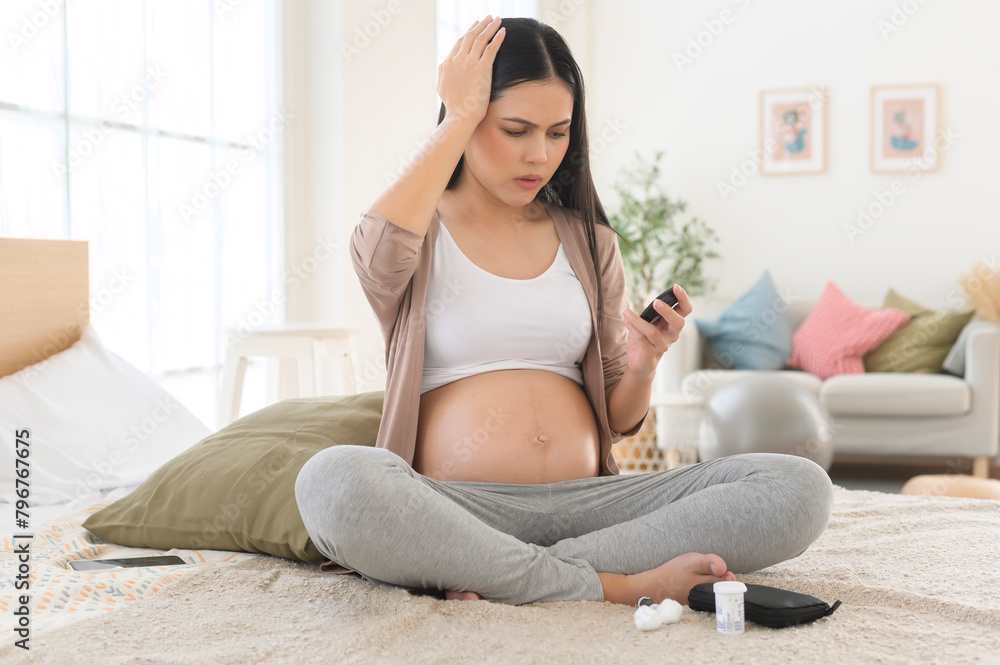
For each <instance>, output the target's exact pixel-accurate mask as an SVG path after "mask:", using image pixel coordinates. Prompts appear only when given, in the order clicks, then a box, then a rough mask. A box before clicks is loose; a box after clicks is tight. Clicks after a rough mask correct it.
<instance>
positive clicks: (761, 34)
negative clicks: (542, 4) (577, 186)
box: [587, 0, 1000, 306]
mask: <svg viewBox="0 0 1000 665" xmlns="http://www.w3.org/2000/svg"><path fill="white" fill-rule="evenodd" d="M591 4H592V5H593V9H594V12H593V13H592V15H591V21H592V25H591V28H590V41H589V45H590V47H591V48H592V51H593V52H592V53H591V54H590V55H591V58H590V62H591V63H593V64H594V68H593V70H592V71H590V72H588V73H587V74H588V81H587V82H588V84H589V86H590V89H591V91H592V95H591V104H590V108H589V109H588V111H589V112H590V113H591V114H592V115H593V117H594V118H601V117H615V116H619V115H620V116H621V117H622V118H623V119H624V123H625V124H627V125H628V130H627V131H626V132H625V133H623V135H622V136H621V138H620V140H618V141H617V142H615V143H614V144H612V145H611V146H610V148H609V149H608V151H607V153H606V155H605V158H604V159H601V160H596V161H595V178H596V180H597V182H598V188H599V190H600V193H601V195H602V200H603V201H604V202H605V204H606V205H607V206H608V207H609V208H613V207H614V192H613V191H612V190H611V188H610V187H609V186H608V185H609V184H610V183H611V182H612V181H613V180H614V178H615V174H616V172H617V170H618V168H620V166H621V165H622V164H623V163H625V162H626V161H627V160H628V159H629V158H630V157H631V156H632V152H633V151H634V150H636V149H641V150H642V151H643V154H645V155H646V156H651V155H652V152H653V151H654V150H655V149H660V148H662V149H664V150H666V153H667V154H666V155H665V156H664V159H663V164H664V167H665V173H664V176H665V177H664V182H665V183H666V185H667V188H668V192H669V193H671V194H672V195H673V196H677V197H680V198H683V199H685V200H687V201H688V202H689V204H690V205H689V208H688V210H689V212H691V213H693V214H695V215H697V216H698V217H700V218H702V219H704V220H707V221H708V222H709V223H710V224H711V225H712V226H713V227H714V228H715V229H716V231H717V232H718V233H719V235H720V236H721V253H722V254H723V256H724V261H721V262H714V263H715V265H713V270H714V271H716V272H717V273H718V277H719V289H718V293H719V294H720V295H726V296H737V295H739V294H740V293H742V292H743V290H745V289H746V288H747V287H748V286H750V284H751V283H752V282H753V281H754V280H756V279H757V278H758V277H759V276H760V273H761V272H762V271H763V270H764V269H765V268H770V269H771V272H772V275H773V276H774V278H775V280H776V282H777V283H778V285H779V287H783V288H786V289H788V290H789V291H790V292H791V293H794V294H795V295H798V296H801V297H805V298H816V297H817V296H818V295H819V293H820V291H821V290H822V288H823V285H824V284H825V283H826V281H827V280H834V281H835V282H836V283H837V284H838V285H839V286H840V287H841V288H842V289H843V290H844V291H845V292H846V293H847V294H848V295H849V296H850V297H852V298H853V299H855V300H857V301H859V302H864V303H867V304H872V305H880V304H881V302H882V299H883V297H884V295H885V292H886V290H887V289H888V288H889V287H893V288H896V289H897V290H898V291H900V292H902V293H903V294H905V295H908V296H910V297H912V298H914V299H915V300H917V301H919V302H921V303H924V304H926V305H928V306H944V305H945V304H946V303H947V302H948V301H949V298H948V294H949V292H953V291H954V290H955V289H956V288H957V285H958V281H957V280H958V278H959V275H960V274H961V273H962V272H963V271H966V270H968V269H969V268H970V267H971V265H972V264H973V263H975V262H976V261H978V260H979V259H980V258H982V257H984V256H986V257H989V256H994V255H1000V223H998V221H1000V220H998V215H997V204H996V201H995V199H993V198H991V197H990V194H989V190H990V188H991V180H992V176H994V175H996V174H997V173H998V169H997V167H996V165H995V163H994V161H993V158H991V157H990V154H993V153H995V152H996V151H997V150H998V149H1000V135H998V134H996V133H994V132H990V131H983V129H984V128H987V127H989V126H990V125H991V124H992V122H991V121H992V120H993V119H995V118H996V117H997V116H998V111H1000V88H998V86H997V85H996V74H997V70H998V65H1000V42H998V41H997V40H996V39H995V37H994V32H995V26H996V24H997V23H998V21H1000V5H998V4H997V3H991V2H987V1H986V0H955V1H953V2H925V3H924V4H922V5H921V4H920V3H918V2H916V0H909V1H908V2H902V1H900V0H894V1H891V2H890V1H885V0H881V1H872V0H841V1H840V2H802V1H801V0H799V1H797V2H796V1H795V0H770V1H769V2H766V3H765V2H756V1H750V2H745V1H742V0H741V1H740V2H732V1H726V2H719V1H716V2H711V3H695V2H622V3H613V2H593V3H591ZM894 6H895V7H897V8H898V9H897V13H896V14H895V16H894V10H893V8H894ZM904 6H905V9H908V10H910V11H911V12H913V13H912V14H911V15H908V14H906V13H905V12H904V11H902V10H903V9H904ZM625 8H628V9H629V10H630V11H623V9H625ZM723 10H729V12H730V13H731V14H730V15H729V16H730V17H731V22H730V23H729V24H728V25H726V24H721V21H720V24H721V27H722V30H721V32H719V30H718V28H719V27H720V25H715V26H714V27H715V28H716V32H718V33H719V34H718V36H714V35H712V34H711V33H710V32H709V31H708V29H707V28H706V25H705V21H712V20H713V19H718V18H719V17H720V15H721V13H722V11H723ZM894 17H895V18H897V20H898V17H903V18H905V19H906V20H905V22H903V23H902V25H901V27H900V29H899V30H896V31H893V32H890V33H888V35H887V38H883V35H882V33H881V31H880V28H879V21H885V22H886V23H887V24H888V25H890V26H892V25H893V24H892V19H893V18H894ZM701 31H705V32H706V34H705V35H702V36H701V39H702V41H703V42H705V43H708V44H709V45H708V46H707V47H703V49H702V52H701V54H700V55H698V56H697V57H696V58H695V59H694V62H693V63H691V64H689V65H687V66H685V67H683V69H681V70H679V69H678V66H677V65H676V64H675V62H674V53H675V52H682V53H683V52H684V50H685V49H686V48H687V47H688V45H689V41H688V40H689V39H695V40H697V39H698V38H699V35H698V33H699V32H701ZM707 37H711V40H710V39H707ZM694 53H697V51H694ZM903 83H906V84H909V83H918V84H919V83H937V84H940V86H941V88H942V92H943V95H942V96H943V99H942V109H941V115H942V123H943V125H944V126H945V127H949V126H950V128H951V130H952V132H953V133H954V135H955V140H954V144H953V145H952V147H951V148H950V149H948V151H947V152H946V153H945V154H943V155H942V162H941V167H940V169H939V171H938V172H936V173H926V174H922V175H920V177H919V178H917V179H915V180H914V179H911V178H910V176H909V175H906V174H898V175H893V174H874V173H871V172H870V171H869V115H870V112H869V105H870V102H869V95H870V87H871V86H872V85H885V84H903ZM813 86H816V87H825V88H826V89H827V91H828V94H829V99H830V101H829V106H828V134H827V137H828V169H827V171H826V173H823V174H816V175H794V176H771V175H767V176H760V175H757V174H754V175H752V176H751V177H749V178H748V179H747V182H746V184H745V185H743V186H742V187H741V188H739V189H738V190H737V192H736V193H735V194H732V195H730V196H729V197H728V200H726V201H725V202H724V201H723V200H722V197H721V196H720V194H719V192H718V191H717V183H718V182H719V181H728V180H729V178H730V176H731V175H732V169H733V168H734V167H740V166H743V165H744V162H746V161H747V160H748V159H750V154H749V152H748V151H753V150H754V149H756V148H757V144H758V132H759V130H758V126H759V111H758V104H759V101H758V93H759V91H760V90H764V89H781V88H811V87H813ZM647 146H648V147H647ZM746 166H749V167H750V168H748V170H750V171H751V172H753V166H754V164H753V161H752V160H750V162H749V164H747V165H746ZM896 180H900V181H901V183H902V184H903V185H904V186H905V189H904V190H903V193H902V194H901V195H900V196H899V197H898V198H897V199H896V201H894V202H893V203H892V204H891V205H890V206H889V208H888V210H887V211H886V212H885V214H883V215H882V217H880V218H879V219H877V220H876V222H875V224H874V225H872V226H871V227H870V228H869V229H868V230H867V231H866V232H865V233H864V234H863V235H861V236H859V237H856V238H855V240H854V242H851V241H850V240H849V239H848V237H847V235H846V233H845V230H844V227H845V225H849V224H854V223H856V222H857V218H858V212H857V209H858V208H859V207H867V206H869V205H870V204H872V203H873V202H876V201H877V199H876V192H880V191H886V190H890V188H891V186H892V184H893V182H894V181H896ZM897 189H898V187H897Z"/></svg>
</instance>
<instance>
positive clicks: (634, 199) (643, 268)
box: [609, 150, 719, 471]
mask: <svg viewBox="0 0 1000 665" xmlns="http://www.w3.org/2000/svg"><path fill="white" fill-rule="evenodd" d="M662 157H663V151H662V150H661V151H659V152H657V153H655V156H654V158H653V160H652V162H648V161H646V160H644V159H642V157H641V156H640V155H639V153H638V152H637V153H636V164H635V165H634V166H632V167H631V168H629V167H626V168H625V169H623V170H622V174H621V176H620V178H619V180H618V182H616V184H615V186H614V188H615V191H616V192H617V194H618V197H619V207H618V212H617V213H616V214H613V215H610V218H609V221H610V222H611V226H612V227H613V228H614V229H615V230H616V231H618V233H619V234H620V235H621V236H623V237H619V238H618V246H619V248H620V249H621V254H622V263H623V264H624V267H625V278H626V281H627V282H628V299H629V303H630V305H631V308H632V310H633V311H635V312H641V311H642V310H643V309H645V308H646V305H648V304H649V303H650V302H651V301H652V300H653V298H655V297H656V296H657V295H659V294H660V293H661V292H662V291H664V290H666V289H667V288H669V287H670V286H671V285H673V284H675V283H676V284H679V285H681V286H682V287H683V288H684V290H685V291H686V292H687V294H688V296H690V297H691V298H698V297H700V296H706V295H709V294H711V293H712V291H713V290H714V289H715V282H714V281H713V280H710V279H709V277H708V276H707V275H706V273H705V262H706V261H708V260H711V259H717V258H719V254H718V252H716V251H715V249H714V247H715V243H717V242H718V240H719V238H718V236H717V235H716V233H715V231H714V230H713V229H712V228H711V227H710V226H709V225H708V224H707V223H705V222H704V221H703V220H700V219H698V218H697V217H692V218H690V219H688V220H687V221H683V220H682V213H684V212H685V211H686V210H687V202H685V201H682V200H681V199H672V198H670V197H669V196H667V195H666V193H665V192H664V191H663V189H662V188H661V187H660V185H659V179H660V166H659V164H660V160H661V159H662ZM668 361H669V359H668V354H664V355H663V359H661V361H660V367H659V368H658V370H657V374H658V376H659V375H660V374H663V372H662V369H663V368H664V363H665V362H668ZM655 390H656V388H654V391H655ZM657 410H658V409H651V410H650V412H649V415H648V416H647V417H646V421H645V422H644V423H643V426H642V428H640V430H639V432H638V433H637V434H636V435H635V436H633V437H631V438H629V439H625V440H622V441H620V442H619V443H618V444H617V445H616V446H615V457H616V461H617V462H618V466H619V468H620V469H622V470H628V471H658V470H661V469H662V468H668V467H669V466H670V465H669V464H667V463H666V462H665V460H664V459H663V458H664V455H663V453H662V452H661V450H660V448H659V446H658V445H657V441H656V438H657V437H656V432H657V427H656V420H657V418H656V413H657ZM664 415H665V416H666V417H667V422H666V424H667V425H668V426H669V425H676V424H677V422H674V421H678V418H679V417H680V415H681V414H679V413H667V414H664Z"/></svg>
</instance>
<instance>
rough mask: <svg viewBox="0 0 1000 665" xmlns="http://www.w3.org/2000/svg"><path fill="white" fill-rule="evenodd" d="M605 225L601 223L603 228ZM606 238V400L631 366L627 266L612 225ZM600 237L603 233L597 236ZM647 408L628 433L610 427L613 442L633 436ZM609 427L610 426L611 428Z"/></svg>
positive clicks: (603, 250)
mask: <svg viewBox="0 0 1000 665" xmlns="http://www.w3.org/2000/svg"><path fill="white" fill-rule="evenodd" d="M602 226H603V225H601V224H598V225H597V228H598V230H600V229H601V228H602ZM606 229H607V230H606V232H605V233H604V236H605V238H606V240H605V241H604V242H603V243H601V242H599V243H598V247H599V248H600V249H601V254H600V258H601V287H602V290H603V295H604V311H603V312H602V313H601V316H602V318H603V322H602V325H603V328H604V330H603V333H602V335H601V339H600V346H601V363H602V365H603V367H604V399H605V403H606V402H607V397H608V393H609V392H610V391H611V389H612V388H614V387H615V386H616V385H618V382H619V381H621V378H622V375H623V374H624V373H625V368H626V367H627V366H628V328H626V327H625V321H624V320H623V319H622V312H623V311H624V310H625V309H627V308H628V307H629V302H628V292H627V285H626V281H625V265H624V262H623V261H622V254H621V249H620V248H619V246H618V235H617V234H616V233H615V232H614V229H612V228H611V227H606ZM598 237H600V236H598ZM647 415H649V411H648V410H647V411H646V413H645V414H643V416H642V418H641V419H640V420H639V422H638V423H637V424H636V426H635V427H633V428H632V429H630V430H629V431H628V432H616V431H614V430H613V429H612V430H611V442H612V443H618V442H619V441H621V440H622V439H624V438H627V437H630V436H634V435H635V434H637V433H638V432H639V429H640V428H641V427H642V424H643V423H644V422H646V416H647ZM609 429H610V428H609Z"/></svg>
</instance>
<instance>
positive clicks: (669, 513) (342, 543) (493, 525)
mask: <svg viewBox="0 0 1000 665" xmlns="http://www.w3.org/2000/svg"><path fill="white" fill-rule="evenodd" d="M295 499H296V501H297V502H298V507H299V512H300V513H301V515H302V521H303V522H304V523H305V527H306V531H307V532H308V533H309V536H310V537H311V538H312V541H313V544H314V545H315V546H316V548H317V549H318V550H319V551H320V553H322V554H323V555H325V556H327V557H328V558H330V559H332V560H334V561H336V562H337V563H339V564H341V565H342V566H344V567H345V568H348V569H350V570H351V571H355V572H357V573H358V574H359V575H361V576H362V577H364V579H366V580H368V581H369V582H371V583H373V584H376V585H394V586H401V587H407V588H411V589H438V590H439V591H441V590H444V589H450V590H453V591H474V592H476V593H477V594H479V595H480V596H482V598H483V599H485V600H490V601H494V602H499V603H503V604H506V605H521V604H524V603H531V602H539V601H554V600H592V601H597V602H603V601H604V591H603V588H602V586H601V581H600V578H598V576H597V573H598V572H610V573H621V574H626V575H631V574H635V573H640V572H643V571H646V570H651V569H653V568H656V567H657V566H660V565H662V564H664V563H666V562H667V561H669V560H670V559H673V558H674V557H676V556H679V555H681V554H684V553H686V552H701V553H703V554H708V553H712V554H718V555H719V556H721V557H722V559H723V561H725V562H726V564H727V566H728V568H729V570H731V571H733V572H734V573H737V574H739V573H748V572H752V571H756V570H760V569H761V568H766V567H767V566H770V565H773V564H775V563H778V562H780V561H784V560H786V559H790V558H792V557H796V556H798V555H800V554H802V552H804V551H805V550H806V548H808V547H809V545H810V544H811V543H812V542H813V541H814V540H816V538H817V537H819V535H820V534H821V533H822V532H823V530H824V529H825V528H826V525H827V522H828V521H829V519H830V511H831V509H832V506H833V485H832V483H831V482H830V478H829V476H827V474H826V472H825V471H824V470H823V468H822V467H820V466H819V465H818V464H816V463H814V462H812V461H811V460H808V459H805V458H803V457H796V456H792V455H778V454H773V453H752V454H745V455H733V456H730V457H724V458H721V459H716V460H711V461H707V462H702V463H700V464H695V465H693V466H687V467H681V468H678V469H672V470H669V471H659V472H656V473H647V474H638V475H616V476H598V477H594V478H578V479H575V480H565V481H560V482H553V483H540V484H520V483H489V482H474V481H440V480H435V479H433V478H429V477H427V476H424V475H421V474H419V473H417V472H416V471H414V470H413V468H412V467H411V466H410V465H409V464H407V463H406V461H405V460H404V459H403V458H402V457H400V456H399V455H397V454H396V453H394V452H392V451H390V450H388V449H386V448H373V447H368V446H346V445H345V446H335V447H332V448H327V449H324V450H322V451H321V452H319V453H317V454H316V455H315V456H313V457H311V458H310V459H309V460H308V461H307V462H306V464H305V465H304V466H303V467H302V469H301V471H300V472H299V474H298V477H297V478H296V481H295Z"/></svg>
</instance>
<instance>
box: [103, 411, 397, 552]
mask: <svg viewBox="0 0 1000 665" xmlns="http://www.w3.org/2000/svg"><path fill="white" fill-rule="evenodd" d="M384 397H385V391H376V392H368V393H360V394H356V395H334V396H325V397H301V398H294V399H287V400H284V401H281V402H278V403H276V404H272V405H270V406H267V407H265V408H263V409H260V410H259V411H255V412H254V413H251V414H249V415H247V416H244V417H243V418H240V419H239V420H236V421H235V422H233V423H231V424H229V425H227V426H226V427H224V428H222V429H221V430H219V431H218V432H215V433H214V434H211V435H209V436H208V437H206V438H204V439H202V440H201V441H200V442H198V443H196V444H195V445H194V446H192V447H191V448H188V449H187V450H185V451H184V452H182V453H180V454H179V455H177V456H176V457H174V458H172V459H171V460H169V461H168V462H166V463H165V464H164V465H163V466H161V467H160V468H158V469H157V470H156V471H154V472H153V473H152V474H150V476H149V478H148V479H147V480H146V482H144V483H143V484H141V485H139V487H137V488H135V489H134V490H133V491H132V492H130V493H129V494H127V495H126V496H123V497H122V498H120V499H118V500H117V501H115V502H114V503H111V504H109V505H107V506H105V507H104V508H102V509H101V510H98V511H97V512H96V513H94V514H93V515H91V516H90V517H88V518H87V519H86V520H85V521H84V522H83V526H84V528H85V529H87V530H89V531H90V532H91V533H93V534H94V535H96V536H98V537H99V538H102V539H104V540H106V541H109V542H112V543H117V544H119V545H126V546H129V547H149V548H153V549H163V550H166V549H171V548H175V547H176V548H179V549H211V550H230V551H242V552H264V553H267V554H273V555H275V556H279V557H283V558H285V559H295V560H298V561H307V562H317V561H323V560H325V559H326V557H324V556H323V555H322V554H320V552H319V551H318V550H317V549H316V546H315V545H313V543H312V540H311V539H310V538H309V534H308V533H307V532H306V527H305V525H304V524H303V523H302V518H301V516H300V515H299V509H298V505H297V504H296V502H295V478H296V476H297V475H298V473H299V470H300V469H301V468H302V466H303V465H304V464H305V463H306V460H308V459H309V458H310V457H312V456H313V455H315V454H316V453H318V452H319V451H321V450H323V449H324V448H329V447H330V446H338V445H344V444H349V445H361V446H374V445H375V439H376V437H377V435H378V428H379V423H380V422H381V420H382V403H383V399H384Z"/></svg>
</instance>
